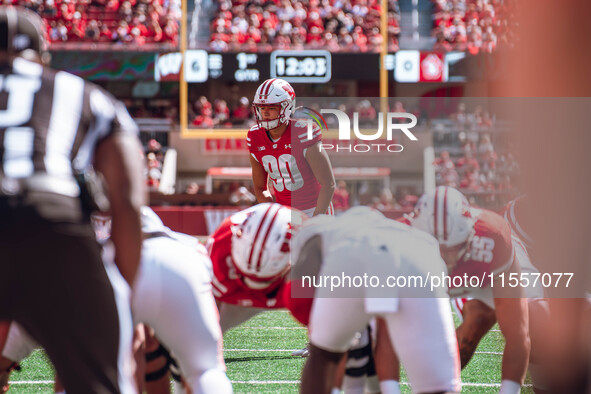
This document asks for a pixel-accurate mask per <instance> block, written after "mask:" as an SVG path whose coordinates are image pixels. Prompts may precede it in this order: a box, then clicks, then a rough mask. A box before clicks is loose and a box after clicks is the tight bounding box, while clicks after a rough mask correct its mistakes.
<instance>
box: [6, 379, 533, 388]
mask: <svg viewBox="0 0 591 394" xmlns="http://www.w3.org/2000/svg"><path fill="white" fill-rule="evenodd" d="M231 382H232V384H300V381H299V380H232V381H231ZM8 384H14V385H19V384H53V380H17V381H11V382H8ZM400 384H401V385H403V386H408V383H406V382H401V383H400ZM462 386H464V387H501V384H500V383H469V382H466V383H462ZM522 387H532V385H531V384H524V385H523V386H522Z"/></svg>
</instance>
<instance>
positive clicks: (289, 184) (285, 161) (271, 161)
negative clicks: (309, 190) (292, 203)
mask: <svg viewBox="0 0 591 394" xmlns="http://www.w3.org/2000/svg"><path fill="white" fill-rule="evenodd" d="M263 167H264V168H265V170H266V171H267V173H268V174H269V176H270V177H271V179H272V180H273V183H274V187H275V190H277V191H278V192H282V191H283V190H285V189H287V190H289V191H290V192H293V191H294V190H298V189H299V188H301V187H302V186H304V177H302V173H301V172H300V170H299V168H298V165H297V163H296V159H295V157H293V156H292V155H289V154H283V155H281V156H279V158H276V157H275V156H271V155H266V156H263Z"/></svg>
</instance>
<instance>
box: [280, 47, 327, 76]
mask: <svg viewBox="0 0 591 394" xmlns="http://www.w3.org/2000/svg"><path fill="white" fill-rule="evenodd" d="M331 72H332V57H331V54H330V52H328V51H322V50H309V51H274V52H272V53H271V78H282V79H285V80H286V81H287V82H296V83H297V82H305V83H314V82H315V83H322V82H328V81H330V78H331Z"/></svg>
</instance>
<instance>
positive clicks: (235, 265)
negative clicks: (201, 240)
mask: <svg viewBox="0 0 591 394" xmlns="http://www.w3.org/2000/svg"><path fill="white" fill-rule="evenodd" d="M305 218H306V215H305V214H303V213H302V212H300V211H298V210H295V209H291V208H289V207H286V206H282V205H280V204H276V203H263V204H258V205H255V206H254V207H251V208H248V209H245V210H243V211H240V212H238V213H236V214H234V215H232V216H230V217H228V218H226V219H225V220H224V221H223V222H222V224H221V225H220V227H219V228H218V229H217V230H216V231H215V232H214V233H213V234H212V235H211V236H210V238H209V239H208V241H207V249H208V251H209V254H210V257H211V260H212V263H213V279H212V286H213V294H214V296H215V298H216V302H217V304H218V307H219V311H220V325H221V327H222V332H226V331H227V330H229V329H230V328H232V327H235V326H237V325H239V324H241V323H243V322H245V321H246V320H248V319H250V318H251V317H253V316H255V315H256V314H258V313H260V312H262V311H264V310H268V309H278V308H286V307H287V305H286V304H285V300H286V299H288V298H289V294H284V292H285V291H288V290H287V287H286V286H285V283H286V275H287V274H288V273H289V269H290V240H291V236H292V231H294V230H296V229H297V228H298V227H299V226H300V225H301V223H302V222H303V221H304V220H305Z"/></svg>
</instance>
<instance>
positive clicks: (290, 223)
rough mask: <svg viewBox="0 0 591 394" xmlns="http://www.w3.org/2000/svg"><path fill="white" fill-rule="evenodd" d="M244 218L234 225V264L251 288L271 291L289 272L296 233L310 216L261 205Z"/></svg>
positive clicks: (274, 204)
mask: <svg viewBox="0 0 591 394" xmlns="http://www.w3.org/2000/svg"><path fill="white" fill-rule="evenodd" d="M240 215H245V217H244V220H243V221H241V222H240V223H237V224H235V225H234V226H232V261H233V262H234V266H235V268H236V270H237V271H238V272H240V273H241V274H242V275H243V276H244V283H245V284H246V285H247V286H249V287H251V288H253V289H263V288H267V287H269V286H271V285H272V284H274V283H275V282H277V279H281V278H282V277H283V276H284V275H285V274H286V273H287V272H288V271H289V268H290V240H291V237H292V232H293V231H294V230H295V229H297V228H299V227H300V226H301V223H302V222H303V221H304V220H305V218H306V215H305V214H304V213H303V212H301V211H298V210H297V209H291V208H289V207H286V206H283V205H281V204H276V203H263V204H258V205H255V206H254V207H252V208H249V209H247V210H245V211H243V212H242V213H240Z"/></svg>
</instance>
